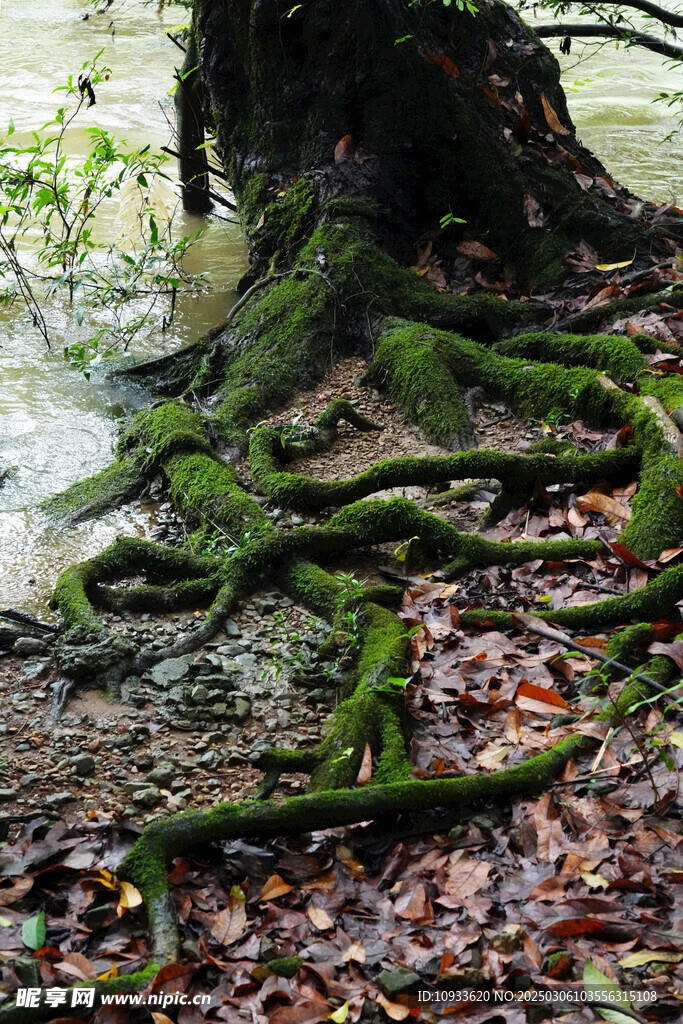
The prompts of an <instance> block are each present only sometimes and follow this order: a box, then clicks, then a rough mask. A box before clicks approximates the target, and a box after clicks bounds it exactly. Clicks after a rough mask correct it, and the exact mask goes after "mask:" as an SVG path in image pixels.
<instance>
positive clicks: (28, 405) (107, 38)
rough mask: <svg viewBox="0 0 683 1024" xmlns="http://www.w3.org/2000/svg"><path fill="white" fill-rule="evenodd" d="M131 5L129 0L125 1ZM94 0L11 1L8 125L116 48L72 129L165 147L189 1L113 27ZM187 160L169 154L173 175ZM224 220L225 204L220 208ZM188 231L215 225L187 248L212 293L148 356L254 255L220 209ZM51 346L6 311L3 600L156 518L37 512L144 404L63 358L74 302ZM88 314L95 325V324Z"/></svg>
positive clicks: (0, 410) (0, 377) (146, 348)
mask: <svg viewBox="0 0 683 1024" xmlns="http://www.w3.org/2000/svg"><path fill="white" fill-rule="evenodd" d="M118 6H119V5H118V4H117V7H118ZM92 10H93V9H92V7H90V6H89V5H88V4H86V3H85V2H84V0H4V2H3V3H2V5H1V7H0V69H1V71H0V78H1V80H2V88H1V90H0V131H2V132H3V133H4V131H5V130H6V126H7V124H8V122H9V119H10V117H11V118H12V120H13V121H14V124H15V127H16V135H15V138H18V139H20V140H22V141H23V140H24V139H27V138H28V133H29V132H30V131H31V130H32V129H35V128H37V127H40V126H41V125H42V124H43V123H44V122H47V121H48V120H50V119H51V117H53V116H54V112H55V110H56V109H57V107H58V106H59V105H60V102H61V100H60V94H56V95H55V94H53V89H55V88H56V87H57V86H60V85H62V84H63V83H64V81H65V79H66V77H67V76H68V75H69V74H71V73H74V72H75V73H76V74H77V73H78V71H79V70H80V68H81V66H82V64H83V63H84V62H85V61H86V60H88V59H89V58H91V57H93V56H94V55H95V54H96V53H97V52H98V51H99V50H100V49H102V48H103V47H104V48H105V50H104V53H103V55H102V58H101V61H103V62H105V63H106V64H107V65H108V66H109V67H111V69H112V72H113V73H112V76H111V78H110V80H109V81H108V82H106V83H103V84H102V86H101V87H100V88H99V89H98V92H97V104H96V106H94V107H93V108H91V110H89V111H88V112H87V113H84V114H83V116H82V118H79V120H78V121H77V122H76V123H75V125H74V127H73V129H71V130H70V131H69V135H68V138H67V149H68V152H69V154H70V155H71V156H72V157H74V158H76V157H79V156H81V155H85V153H86V152H87V140H86V135H85V129H87V128H88V127H90V126H91V125H98V126H100V127H103V128H106V129H107V130H108V131H111V132H112V133H113V134H114V135H116V136H117V137H118V138H121V139H126V140H127V141H128V142H129V143H130V145H131V146H141V145H146V144H148V143H149V144H150V145H151V146H152V148H153V149H154V150H155V151H157V152H158V151H159V149H160V147H161V146H163V145H166V144H168V143H169V141H170V129H169V126H168V123H167V118H172V116H173V113H172V107H173V104H172V99H171V98H170V97H169V96H168V95H167V92H168V90H169V89H170V87H171V85H172V81H173V80H172V75H173V71H174V67H176V66H177V65H178V64H179V63H180V62H181V61H182V54H181V52H180V50H178V49H177V48H176V47H175V46H174V45H173V44H172V43H171V42H169V41H168V40H167V39H166V38H165V36H164V26H165V25H173V24H175V23H176V22H178V21H179V20H181V18H182V11H181V9H180V8H175V9H169V10H168V11H167V12H166V13H164V15H163V16H162V17H159V16H157V15H156V14H155V13H154V9H153V8H150V7H143V6H142V5H141V4H140V3H137V2H129V3H126V4H125V7H124V12H123V14H121V15H117V17H116V20H115V32H114V34H113V35H112V32H111V28H110V23H111V17H109V16H99V17H98V16H97V15H93V16H92V17H91V18H90V19H89V20H87V21H84V20H82V19H83V15H84V14H85V13H86V12H90V11H92ZM174 164H175V161H172V162H171V163H170V164H169V165H168V168H167V169H168V170H169V171H170V173H174V172H175V166H174ZM117 213H118V206H117V204H112V205H111V206H110V207H109V208H106V209H104V210H103V213H102V219H101V220H100V221H98V232H99V233H100V235H101V236H103V237H105V238H107V237H109V238H115V237H116V235H117V225H116V218H117ZM219 213H220V215H221V217H222V216H224V215H225V213H227V211H225V210H222V209H221V210H220V211H219ZM177 221H178V223H177V224H176V233H177V235H178V236H179V237H181V236H182V235H185V234H190V233H194V232H195V231H197V230H198V229H199V228H201V227H205V228H206V233H205V236H204V237H203V239H202V240H201V242H200V243H199V245H198V247H197V248H196V249H195V250H194V251H193V252H192V253H191V256H190V258H189V259H188V268H189V269H191V270H193V271H199V270H201V271H208V273H209V283H210V284H211V285H212V286H213V289H212V291H211V292H210V293H209V294H208V295H202V296H201V297H190V298H187V299H185V300H179V302H178V307H177V310H176V315H175V319H174V323H173V326H172V328H171V329H170V330H169V331H167V332H166V334H165V335H163V336H162V335H161V333H160V332H159V331H156V332H154V333H152V334H151V336H148V337H145V338H141V339H140V340H139V341H138V342H136V346H137V347H136V349H135V352H136V353H144V354H150V355H153V354H157V353H162V352H164V351H167V350H169V348H171V347H178V346H180V345H181V344H184V343H186V342H188V341H192V340H193V339H194V338H196V337H197V336H198V335H199V334H200V333H201V332H202V331H204V330H205V329H206V328H207V327H210V326H211V325H213V324H215V323H217V322H219V321H220V320H221V319H222V318H223V317H224V316H225V313H226V311H227V310H228V309H229V308H230V306H231V305H232V303H233V302H234V299H235V296H234V292H233V290H232V289H233V287H234V284H235V283H236V281H237V280H238V278H239V276H240V275H241V273H243V271H244V267H245V264H246V256H245V249H244V244H243V241H242V238H241V234H240V231H239V228H238V227H237V226H236V225H233V224H230V223H226V221H224V220H222V219H220V218H219V217H218V216H217V217H213V218H209V219H208V221H204V220H203V219H200V218H196V217H188V216H186V215H183V214H182V213H180V214H179V215H178V216H177ZM45 313H46V319H47V321H48V323H49V325H50V328H51V332H52V342H53V351H52V353H47V352H46V350H45V344H44V342H43V340H42V338H41V337H40V336H39V335H38V333H37V332H36V331H35V330H34V328H33V327H32V325H31V324H30V323H28V321H27V320H26V318H25V316H24V315H23V312H22V311H21V310H20V307H19V305H18V304H17V305H16V306H15V307H14V309H12V310H10V311H3V310H0V467H2V466H11V467H14V472H13V475H12V476H11V478H10V479H9V480H8V481H6V482H5V484H4V485H3V486H2V487H0V608H4V607H7V606H8V605H14V606H16V607H22V608H29V609H31V610H34V611H37V612H40V613H41V614H43V613H44V611H45V601H46V597H47V595H48V594H49V592H50V589H51V586H52V584H53V582H54V579H55V576H56V575H57V574H58V572H59V571H60V570H61V569H63V568H64V566H65V565H67V564H69V562H72V561H75V560H77V559H78V558H81V557H83V556H84V555H88V554H91V553H94V552H95V551H98V550H100V549H101V548H102V547H103V546H104V545H105V544H106V543H109V542H110V541H111V540H113V538H114V537H115V536H116V534H117V533H121V532H127V533H130V532H141V531H142V530H143V529H145V528H146V527H147V526H148V524H149V517H148V516H147V515H146V514H145V513H144V511H143V510H141V509H140V508H139V506H137V505H136V506H133V507H131V508H129V509H126V510H123V511H122V512H120V513H116V514H113V515H111V516H108V517H107V518H106V519H104V520H102V521H101V522H99V523H94V524H84V525H82V526H80V527H78V528H77V529H73V530H66V531H64V530H60V531H57V530H54V529H50V528H49V525H48V524H47V523H46V522H45V521H44V520H43V518H42V516H41V515H40V514H39V513H38V512H37V511H36V505H37V503H38V502H40V500H41V499H43V498H45V497H47V496H48V495H50V494H52V493H54V492H55V491H58V490H60V489H61V488H63V487H66V486H68V485H69V484H70V483H72V482H74V481H75V480H77V479H79V478H80V477H81V476H83V475H84V474H87V473H91V472H94V471H95V470H97V469H99V468H101V467H102V466H103V465H105V464H106V463H107V462H108V461H109V460H110V458H111V450H112V443H113V441H114V440H115V437H116V433H117V417H119V416H120V415H122V414H123V413H124V412H126V411H128V410H130V409H131V408H135V407H136V406H138V405H140V404H143V403H144V401H145V398H144V395H142V394H140V393H138V392H135V391H133V390H125V389H122V388H120V387H113V386H111V385H109V384H107V383H106V382H105V381H104V380H103V379H102V378H101V377H100V376H98V375H97V374H93V376H92V379H91V381H90V383H88V382H87V381H86V380H85V379H84V378H83V377H82V376H81V375H80V374H79V373H77V372H75V371H74V370H73V369H72V368H71V367H70V366H69V364H68V362H67V361H66V360H65V359H64V358H63V356H62V350H63V348H64V346H65V345H66V344H71V343H72V342H73V341H75V340H77V338H78V337H79V334H80V335H81V336H82V337H83V338H84V339H85V338H87V337H88V333H86V332H85V329H83V330H79V328H78V326H77V324H76V322H75V317H74V316H73V315H72V314H71V313H70V310H69V309H68V308H67V307H66V306H65V304H64V302H63V301H61V300H60V301H59V302H56V303H51V304H48V305H47V306H46V307H45ZM86 326H87V325H84V328H85V327H86Z"/></svg>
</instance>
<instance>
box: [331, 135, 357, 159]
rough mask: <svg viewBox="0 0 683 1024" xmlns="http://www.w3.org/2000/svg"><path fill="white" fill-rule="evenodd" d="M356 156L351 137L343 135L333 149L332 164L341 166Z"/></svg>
mask: <svg viewBox="0 0 683 1024" xmlns="http://www.w3.org/2000/svg"><path fill="white" fill-rule="evenodd" d="M355 155H356V144H355V142H354V141H353V136H352V135H345V136H344V137H343V138H342V139H340V140H339V142H338V143H337V145H336V146H335V147H334V162H335V163H336V164H343V163H346V162H347V161H349V160H353V159H354V157H355Z"/></svg>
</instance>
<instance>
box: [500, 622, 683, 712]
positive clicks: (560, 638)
mask: <svg viewBox="0 0 683 1024" xmlns="http://www.w3.org/2000/svg"><path fill="white" fill-rule="evenodd" d="M512 618H513V621H514V622H516V623H518V624H519V625H520V626H522V627H523V628H524V629H526V630H528V632H529V633H535V634H536V636H542V637H543V638H544V639H545V640H555V641H556V642H557V643H558V644H562V646H563V647H567V648H568V649H569V650H570V651H578V653H579V654H583V655H584V656H585V657H587V658H595V659H596V660H597V661H600V662H602V664H603V665H610V666H611V667H612V668H614V669H616V671H617V672H623V673H624V675H626V676H628V677H629V678H631V679H639V680H640V682H641V683H647V685H648V686H650V687H651V688H652V689H653V690H656V691H657V693H662V694H664V693H668V692H669V690H670V689H671V687H668V686H662V684H661V683H658V682H657V681H656V680H655V679H650V677H649V676H646V675H643V673H642V672H632V671H631V669H630V668H629V667H628V665H622V664H621V662H619V661H615V660H614V658H608V657H607V655H606V654H603V653H602V651H598V650H597V648H595V647H582V646H581V644H577V643H575V642H574V640H570V638H569V637H568V636H567V635H566V633H561V632H560V630H559V629H554V628H553V627H552V626H546V625H545V624H541V623H539V622H537V620H536V619H535V618H534V616H533V615H525V614H523V613H522V612H515V613H514V614H513V616H512Z"/></svg>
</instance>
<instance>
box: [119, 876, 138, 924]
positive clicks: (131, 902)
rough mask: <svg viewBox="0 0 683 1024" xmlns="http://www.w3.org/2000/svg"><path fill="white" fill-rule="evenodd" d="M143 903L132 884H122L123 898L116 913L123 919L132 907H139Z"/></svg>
mask: <svg viewBox="0 0 683 1024" xmlns="http://www.w3.org/2000/svg"><path fill="white" fill-rule="evenodd" d="M141 903H142V896H141V894H140V893H139V892H138V890H137V889H136V888H135V886H134V885H131V884H130V882H121V896H120V898H119V905H118V907H117V908H116V913H117V914H118V915H119V917H121V915H122V914H124V913H125V912H126V910H130V908H131V907H139V906H140V904H141Z"/></svg>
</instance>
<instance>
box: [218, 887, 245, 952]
mask: <svg viewBox="0 0 683 1024" xmlns="http://www.w3.org/2000/svg"><path fill="white" fill-rule="evenodd" d="M246 925H247V911H246V908H245V906H244V901H243V900H241V899H239V897H237V896H233V895H232V894H231V896H230V899H229V901H228V905H227V907H225V908H224V909H223V910H219V911H218V913H217V914H216V916H215V917H214V919H213V924H212V925H211V934H212V935H213V937H214V939H215V940H216V942H218V943H220V944H221V946H230V945H232V943H233V942H237V940H238V939H239V938H240V937H241V935H242V933H243V932H244V929H245V928H246Z"/></svg>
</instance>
